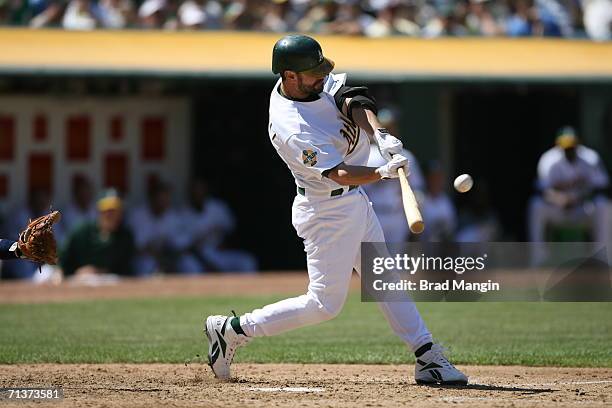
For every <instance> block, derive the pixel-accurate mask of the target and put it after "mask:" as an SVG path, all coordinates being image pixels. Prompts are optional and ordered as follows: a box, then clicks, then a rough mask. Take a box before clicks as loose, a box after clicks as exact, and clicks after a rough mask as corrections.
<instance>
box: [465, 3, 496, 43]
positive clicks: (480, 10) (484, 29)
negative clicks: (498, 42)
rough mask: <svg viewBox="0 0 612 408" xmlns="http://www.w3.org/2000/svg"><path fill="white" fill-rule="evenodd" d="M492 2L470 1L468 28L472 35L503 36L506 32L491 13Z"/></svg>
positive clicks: (467, 18) (467, 17)
mask: <svg viewBox="0 0 612 408" xmlns="http://www.w3.org/2000/svg"><path fill="white" fill-rule="evenodd" d="M491 3H493V2H492V1H491V0H470V2H469V11H468V14H467V16H466V27H467V29H468V31H469V33H470V34H471V35H483V36H486V37H492V36H498V35H502V34H503V32H504V30H503V27H502V26H501V25H500V24H499V22H498V21H497V20H496V18H495V17H494V16H493V12H492V11H491Z"/></svg>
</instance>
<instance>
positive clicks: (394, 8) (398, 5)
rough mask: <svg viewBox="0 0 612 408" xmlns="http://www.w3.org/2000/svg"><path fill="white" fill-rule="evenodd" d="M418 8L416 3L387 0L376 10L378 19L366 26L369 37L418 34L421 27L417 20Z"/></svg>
mask: <svg viewBox="0 0 612 408" xmlns="http://www.w3.org/2000/svg"><path fill="white" fill-rule="evenodd" d="M416 20H417V9H416V6H415V4H414V3H412V2H410V3H407V2H403V1H401V0H387V1H386V3H385V4H382V7H381V8H380V9H379V10H377V12H376V20H375V21H373V22H372V23H371V24H369V25H368V26H367V27H366V28H365V34H366V35H367V36H368V37H385V36H389V35H409V36H418V35H419V34H420V30H421V28H420V27H419V25H418V24H417V22H416Z"/></svg>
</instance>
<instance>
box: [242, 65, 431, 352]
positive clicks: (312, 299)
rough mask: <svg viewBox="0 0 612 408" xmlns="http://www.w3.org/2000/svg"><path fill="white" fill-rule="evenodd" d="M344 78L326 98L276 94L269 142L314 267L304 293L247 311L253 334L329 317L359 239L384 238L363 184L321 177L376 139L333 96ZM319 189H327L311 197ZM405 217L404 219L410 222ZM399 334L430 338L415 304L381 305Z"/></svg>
mask: <svg viewBox="0 0 612 408" xmlns="http://www.w3.org/2000/svg"><path fill="white" fill-rule="evenodd" d="M345 79H346V76H345V75H331V74H330V75H329V76H328V79H327V81H326V82H325V86H324V91H323V92H322V93H321V94H319V96H320V98H319V99H318V100H316V101H313V102H298V101H291V100H289V99H286V98H284V97H283V96H281V95H280V94H279V92H278V87H279V85H280V81H279V82H278V83H277V84H276V85H275V86H274V89H273V90H272V95H271V96H270V125H269V131H270V139H271V141H272V144H273V145H274V147H275V148H276V150H277V152H278V154H279V155H280V156H281V158H282V159H283V160H284V161H285V163H287V166H288V167H289V169H290V170H291V173H293V176H294V177H295V181H296V183H297V185H298V186H300V187H303V188H305V189H306V194H305V195H301V194H296V196H295V199H294V201H293V208H292V223H293V226H294V228H295V230H296V232H297V234H298V236H300V237H301V238H302V239H303V240H304V251H305V252H306V264H307V267H308V277H309V280H310V283H309V284H308V291H307V292H306V294H304V295H301V296H298V297H295V298H290V299H285V300H281V301H280V302H276V303H273V304H271V305H267V306H264V307H263V308H261V309H256V310H253V311H252V312H251V313H246V314H245V315H243V316H241V318H240V325H241V327H242V328H243V330H244V332H245V333H246V335H247V336H252V337H258V336H272V335H276V334H280V333H283V332H286V331H288V330H292V329H297V328H298V327H303V326H307V325H310V324H315V323H320V322H323V321H325V320H329V319H331V318H332V317H334V316H335V315H337V314H338V313H339V312H340V309H341V308H342V305H343V304H344V301H345V300H346V297H347V294H348V291H349V286H350V282H351V273H352V271H353V269H354V270H356V271H357V273H360V272H361V243H362V242H383V241H384V240H385V237H384V234H383V231H382V228H381V227H380V223H379V222H378V218H377V217H376V214H375V213H374V210H373V208H372V204H371V203H370V202H369V199H368V197H367V195H366V194H365V192H364V191H363V189H361V188H357V189H353V190H351V191H348V189H345V191H344V192H343V194H340V195H334V196H331V194H330V191H332V190H336V189H338V188H340V187H341V186H340V185H339V184H336V183H335V182H334V181H332V180H330V179H328V178H326V177H324V176H323V172H324V171H325V170H328V169H331V168H333V167H335V166H336V165H338V164H340V163H342V162H345V163H347V164H352V165H360V166H364V165H366V164H367V161H368V155H369V152H370V143H369V141H368V138H367V136H366V135H365V134H362V133H361V129H359V128H358V127H357V126H356V125H354V124H352V123H351V122H350V121H349V120H348V119H347V118H346V117H345V116H344V115H342V113H341V112H339V110H338V108H337V107H336V104H335V102H334V99H333V94H334V92H335V91H336V90H337V89H338V88H339V87H340V86H341V85H342V84H344V81H345ZM309 191H310V192H312V191H316V192H319V193H322V194H314V195H311V194H309ZM404 222H405V221H404ZM380 308H381V310H382V311H383V314H384V315H385V316H386V317H387V320H388V321H389V323H390V325H391V328H392V329H393V331H394V332H395V333H396V334H397V335H398V336H399V337H400V338H401V339H402V340H404V341H405V342H406V344H408V346H409V347H410V348H411V349H412V350H416V349H418V348H419V347H420V346H422V345H423V344H426V343H428V342H431V341H432V337H431V333H430V332H429V330H427V327H426V326H425V323H424V322H423V319H422V318H421V316H420V315H419V312H418V310H417V308H416V306H415V305H414V303H412V302H410V301H406V302H383V303H380Z"/></svg>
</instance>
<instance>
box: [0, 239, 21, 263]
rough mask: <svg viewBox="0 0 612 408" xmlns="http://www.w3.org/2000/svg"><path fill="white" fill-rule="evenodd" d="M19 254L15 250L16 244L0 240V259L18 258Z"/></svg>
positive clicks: (17, 250) (7, 240)
mask: <svg viewBox="0 0 612 408" xmlns="http://www.w3.org/2000/svg"><path fill="white" fill-rule="evenodd" d="M20 257H21V252H20V251H19V248H17V242H15V241H12V240H10V239H0V259H15V258H20Z"/></svg>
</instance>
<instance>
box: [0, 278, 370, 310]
mask: <svg viewBox="0 0 612 408" xmlns="http://www.w3.org/2000/svg"><path fill="white" fill-rule="evenodd" d="M351 283H352V285H351V287H352V289H353V290H357V289H358V288H359V279H358V278H357V277H356V276H355V277H354V278H353V282H351ZM307 286H308V275H307V274H306V272H305V271H304V272H295V271H294V272H285V273H261V274H253V275H240V274H226V275H204V276H193V277H172V276H170V277H153V278H149V279H124V280H121V281H119V282H109V281H104V280H100V281H99V282H94V281H87V282H78V281H65V282H62V283H61V284H59V285H51V284H40V285H35V284H32V283H29V282H10V281H9V282H2V283H0V303H46V302H65V301H76V300H92V299H121V298H138V297H140V298H142V297H171V296H203V295H215V296H223V295H235V294H236V293H251V294H252V295H266V294H285V293H286V294H301V293H305V292H306V288H307ZM254 288H255V290H254Z"/></svg>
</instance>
